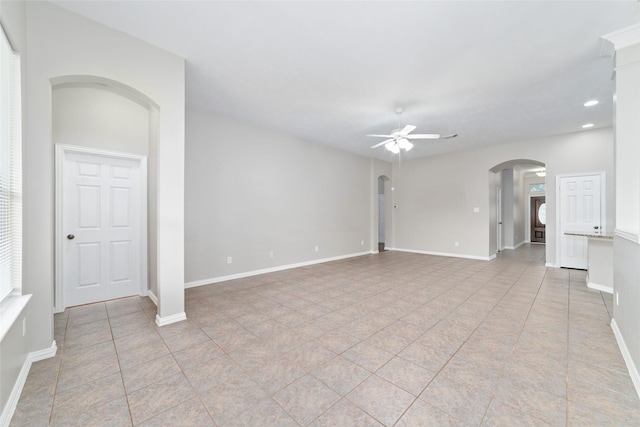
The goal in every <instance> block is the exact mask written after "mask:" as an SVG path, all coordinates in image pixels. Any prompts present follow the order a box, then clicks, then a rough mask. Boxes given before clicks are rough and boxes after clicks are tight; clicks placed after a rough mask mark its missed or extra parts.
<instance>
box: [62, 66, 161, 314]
mask: <svg viewBox="0 0 640 427" xmlns="http://www.w3.org/2000/svg"><path fill="white" fill-rule="evenodd" d="M51 100H52V105H51V115H52V117H51V123H52V141H53V143H54V145H55V149H56V160H55V161H56V167H55V169H56V191H55V201H56V226H55V231H54V232H55V234H54V241H55V252H56V263H55V282H54V283H55V285H54V311H55V312H60V311H63V310H64V308H65V307H67V306H70V305H76V304H80V303H86V302H95V301H100V300H104V299H110V298H112V297H120V296H128V295H133V294H140V295H147V292H148V290H149V284H150V283H155V282H156V280H155V268H150V266H155V264H156V261H155V253H156V252H155V250H154V246H155V242H156V232H155V229H156V227H155V223H153V222H152V221H153V219H154V218H155V217H156V211H155V197H156V192H155V188H156V173H155V171H156V169H157V168H156V165H155V163H154V161H153V159H155V158H156V157H155V156H154V155H153V153H154V152H156V151H157V148H156V144H157V141H156V135H157V134H158V130H157V126H158V125H157V116H158V105H157V104H156V103H155V102H153V101H152V100H151V99H150V98H148V97H147V96H145V95H144V94H142V93H141V92H139V91H137V90H136V89H134V88H132V87H130V86H127V85H124V84H122V83H120V82H117V81H113V80H110V79H106V78H103V77H98V76H76V75H74V76H63V77H57V78H54V79H51ZM149 158H151V159H152V161H151V162H149V161H148V159H149ZM75 169H78V171H79V172H78V175H77V176H72V174H71V173H70V171H74V170H75ZM76 187H77V188H76ZM72 188H73V189H78V191H69V190H70V189H72ZM76 193H77V195H78V197H72V196H73V195H74V194H76ZM65 195H66V196H65ZM80 196H81V197H80ZM70 201H71V202H73V203H71V205H72V206H74V209H69V208H68V206H69V203H70ZM76 205H77V206H76ZM63 207H65V208H64V209H63ZM76 208H77V209H76ZM70 211H73V212H76V211H77V212H79V213H78V215H70V214H68V213H69V212H70ZM76 217H78V218H76ZM76 220H77V221H76ZM91 221H93V222H95V224H93V225H91V227H89V228H91V230H93V232H94V233H93V234H94V235H95V236H94V235H91V236H89V235H87V236H84V235H81V233H80V232H70V231H69V230H68V229H69V228H73V229H78V230H80V229H83V230H84V229H85V228H87V227H88V226H87V224H85V223H87V222H91ZM76 222H78V224H79V223H80V222H81V223H82V224H81V225H78V224H76ZM115 223H117V224H116V225H117V226H114V225H113V224H115ZM109 224H111V225H109ZM122 224H125V225H122ZM76 225H77V227H76ZM125 228H126V229H128V230H132V231H131V232H130V233H129V234H127V235H126V236H124V235H123V236H120V235H118V236H116V235H115V234H116V233H118V232H120V234H122V232H121V231H122V230H123V229H125ZM116 229H117V230H116ZM96 230H99V232H98V231H96ZM110 230H112V231H110ZM113 230H115V231H113ZM97 235H99V236H100V238H99V239H98V238H97V237H96V236H97ZM82 236H84V237H82ZM83 238H84V239H85V240H86V239H89V240H91V242H90V243H87V242H85V241H84V240H83ZM74 245H75V246H74ZM83 248H84V249H83ZM83 251H84V252H83ZM106 251H108V253H109V256H108V257H105V256H102V255H101V254H103V253H106ZM92 254H93V255H95V256H93V257H91V256H90V255H92ZM78 257H79V258H82V260H83V262H82V263H81V264H79V263H78V262H76V261H77V260H76V258H78ZM88 259H89V260H92V261H93V262H88V261H87V260H88ZM76 264H78V266H76ZM76 270H79V271H80V273H81V274H80V273H78V274H76ZM106 271H108V272H109V274H108V275H106V273H105V272H106ZM68 276H69V277H76V276H77V277H79V279H78V280H77V281H78V283H79V285H78V286H75V285H73V283H72V284H71V285H69V286H71V287H70V289H66V288H65V287H66V286H67V284H68V283H69V282H72V281H69V280H66V277H68ZM85 282H86V283H90V284H91V286H88V285H87V286H84V283H85ZM81 285H82V286H81ZM125 285H126V286H125ZM107 288H111V289H116V288H117V289H119V291H118V292H116V293H115V294H113V293H110V292H111V291H106V290H104V289H107ZM73 289H83V292H85V290H86V292H85V293H84V294H83V296H82V298H87V301H84V300H82V301H79V300H77V299H74V298H70V295H71V294H72V290H73ZM79 292H80V291H78V293H79ZM113 292H115V291H113Z"/></svg>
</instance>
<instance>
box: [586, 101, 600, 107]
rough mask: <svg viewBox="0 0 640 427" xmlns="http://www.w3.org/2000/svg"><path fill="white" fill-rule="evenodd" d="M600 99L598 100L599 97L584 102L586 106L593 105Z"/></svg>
mask: <svg viewBox="0 0 640 427" xmlns="http://www.w3.org/2000/svg"><path fill="white" fill-rule="evenodd" d="M599 102H600V101H598V100H597V99H592V100H591V101H587V102H585V103H584V106H585V107H593V106H594V105H597V104H598V103H599Z"/></svg>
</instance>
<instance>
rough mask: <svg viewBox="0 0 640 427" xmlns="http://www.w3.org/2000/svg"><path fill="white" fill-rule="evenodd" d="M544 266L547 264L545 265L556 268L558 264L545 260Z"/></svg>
mask: <svg viewBox="0 0 640 427" xmlns="http://www.w3.org/2000/svg"><path fill="white" fill-rule="evenodd" d="M544 266H545V267H551V268H556V267H557V266H556V265H555V264H554V263H552V262H545V263H544Z"/></svg>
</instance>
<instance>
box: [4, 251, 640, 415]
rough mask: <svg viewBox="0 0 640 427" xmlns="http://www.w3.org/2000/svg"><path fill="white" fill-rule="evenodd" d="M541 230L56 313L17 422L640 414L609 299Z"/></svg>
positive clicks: (26, 388) (27, 385)
mask: <svg viewBox="0 0 640 427" xmlns="http://www.w3.org/2000/svg"><path fill="white" fill-rule="evenodd" d="M543 253H544V247H542V246H532V245H526V246H523V247H521V248H519V249H518V250H516V251H505V252H502V253H501V254H500V256H499V257H498V258H497V259H496V260H494V261H491V262H486V261H475V260H465V259H456V258H446V257H435V256H427V255H417V254H409V253H399V252H384V253H381V254H376V255H369V256H362V257H358V258H352V259H348V260H343V261H337V262H331V263H326V264H321V265H315V266H310V267H303V268H298V269H295V270H288V271H282V272H278V273H272V274H267V275H262V276H257V277H252V278H246V279H242V280H235V281H230V282H226V283H220V284H216V285H210V286H203V287H198V288H192V289H189V290H187V291H186V310H187V316H188V320H187V321H184V322H180V323H177V324H173V325H169V326H165V327H162V328H157V327H156V326H155V325H154V322H153V320H154V317H155V306H154V305H153V303H152V302H151V301H150V300H149V299H148V298H139V297H134V298H126V299H121V300H114V301H108V302H106V303H98V304H92V305H86V306H81V307H75V308H71V309H69V310H67V311H65V312H64V313H62V314H59V315H56V316H55V338H56V341H57V343H58V346H59V350H58V355H57V356H56V357H55V358H52V359H48V360H44V361H41V362H37V363H35V364H34V365H33V366H32V369H31V372H30V374H29V377H28V379H27V382H26V384H25V387H24V391H23V394H22V396H21V398H20V401H19V403H18V408H17V410H16V413H15V415H14V417H13V420H12V422H11V426H16V427H17V426H45V425H55V426H60V425H81V426H88V425H104V426H129V425H132V424H133V425H140V426H177V425H188V426H207V425H209V426H215V425H219V426H297V425H311V426H380V425H385V426H429V425H434V426H443V425H463V426H472V425H473V426H478V425H482V426H500V425H504V426H516V425H517V426H522V425H536V426H538V425H559V426H562V425H640V402H639V399H638V397H637V395H636V393H635V390H634V388H633V385H632V382H631V379H630V377H629V375H628V374H627V370H626V368H625V364H624V361H623V359H622V357H621V355H620V351H619V350H618V347H617V345H616V342H615V338H614V336H613V334H612V332H611V329H610V326H609V322H610V314H611V304H612V301H611V297H610V295H607V294H601V293H600V292H596V291H591V290H588V289H587V288H586V287H585V283H584V280H585V272H583V271H575V270H565V269H553V268H545V267H544V263H543V261H542V259H543Z"/></svg>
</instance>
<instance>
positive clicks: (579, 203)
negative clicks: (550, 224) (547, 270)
mask: <svg viewBox="0 0 640 427" xmlns="http://www.w3.org/2000/svg"><path fill="white" fill-rule="evenodd" d="M600 178H601V177H600V175H584V176H571V177H561V178H560V266H561V267H568V268H579V269H584V270H586V269H587V266H588V250H587V238H586V237H582V236H566V235H565V233H566V232H575V233H593V232H594V231H597V230H600V229H601V228H602V222H601V200H602V195H601V194H600V193H601V185H600V184H601V182H600Z"/></svg>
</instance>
